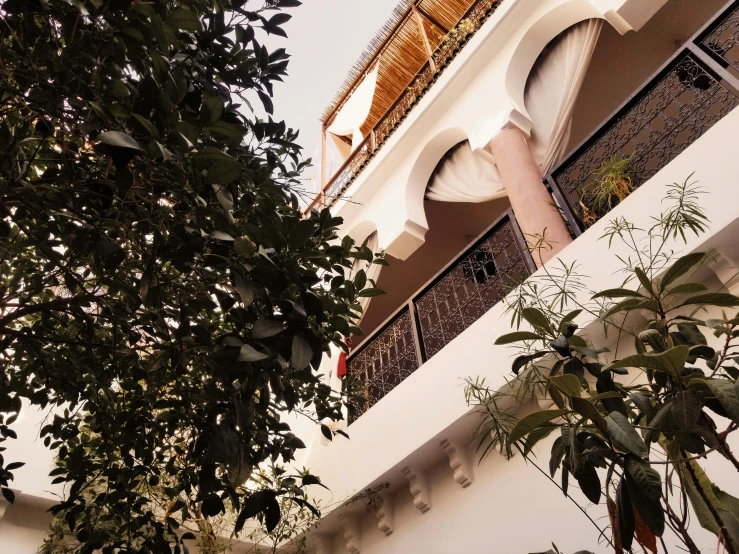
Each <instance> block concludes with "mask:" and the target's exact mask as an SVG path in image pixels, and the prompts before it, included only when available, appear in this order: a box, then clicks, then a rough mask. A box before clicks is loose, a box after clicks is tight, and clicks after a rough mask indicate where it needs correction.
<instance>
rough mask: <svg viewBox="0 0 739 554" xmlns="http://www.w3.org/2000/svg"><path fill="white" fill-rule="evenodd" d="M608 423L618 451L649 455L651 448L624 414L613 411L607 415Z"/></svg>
mask: <svg viewBox="0 0 739 554" xmlns="http://www.w3.org/2000/svg"><path fill="white" fill-rule="evenodd" d="M606 423H607V426H608V434H609V435H610V437H611V442H612V443H613V447H614V448H615V449H616V450H617V451H619V452H622V453H623V452H631V453H632V454H636V455H637V456H646V455H647V453H648V452H649V448H648V447H647V445H646V444H645V443H644V441H643V440H642V438H641V436H640V435H639V433H638V432H637V430H636V429H635V428H634V426H633V425H631V423H629V420H628V419H626V417H625V416H624V415H623V414H621V413H620V412H611V413H610V414H608V415H607V416H606Z"/></svg>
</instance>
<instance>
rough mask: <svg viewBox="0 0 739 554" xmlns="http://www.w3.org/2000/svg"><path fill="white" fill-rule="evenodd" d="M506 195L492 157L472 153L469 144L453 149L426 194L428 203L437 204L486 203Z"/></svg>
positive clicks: (464, 143)
mask: <svg viewBox="0 0 739 554" xmlns="http://www.w3.org/2000/svg"><path fill="white" fill-rule="evenodd" d="M505 195H506V192H505V188H504V187H503V183H502V181H501V179H500V175H499V174H498V169H497V168H496V167H495V161H494V160H493V155H492V154H490V152H488V151H487V150H482V149H480V150H477V151H475V152H473V151H472V148H471V147H470V143H469V142H468V141H464V142H461V143H459V144H458V145H457V146H455V147H454V148H452V150H451V151H450V152H449V155H448V156H447V157H446V160H445V161H444V162H443V163H441V164H440V165H439V167H437V169H436V171H435V173H434V175H433V176H432V178H431V183H430V185H429V187H428V189H427V190H426V198H427V199H428V200H438V201H440V202H487V201H488V200H494V199H496V198H502V197H503V196H505Z"/></svg>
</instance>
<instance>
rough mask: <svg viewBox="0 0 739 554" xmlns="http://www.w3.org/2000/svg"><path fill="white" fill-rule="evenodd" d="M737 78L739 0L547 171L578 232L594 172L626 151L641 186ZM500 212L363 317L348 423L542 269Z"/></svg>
mask: <svg viewBox="0 0 739 554" xmlns="http://www.w3.org/2000/svg"><path fill="white" fill-rule="evenodd" d="M737 77H739V2H733V3H732V4H731V5H730V6H729V7H728V8H727V9H725V10H722V11H720V12H719V13H718V14H716V15H715V16H714V17H712V18H711V20H710V21H709V23H708V24H707V25H706V26H705V27H704V28H703V29H701V30H700V31H699V32H698V33H697V34H696V35H695V36H694V37H693V38H692V39H691V40H689V41H688V42H687V43H686V44H685V45H683V46H682V47H680V48H678V49H677V50H676V51H675V52H673V54H672V55H671V56H670V57H669V59H668V60H667V61H666V62H664V63H663V65H662V67H660V68H659V69H658V70H657V71H656V73H655V74H654V75H653V76H652V77H650V78H649V79H648V80H647V81H646V82H645V83H643V84H642V85H641V86H639V87H637V89H636V90H635V91H634V92H633V93H632V94H631V95H630V96H629V97H628V98H627V99H626V100H625V101H623V102H622V104H621V106H620V107H618V108H617V109H616V110H615V111H614V113H613V114H612V115H611V116H609V117H607V118H606V119H605V121H602V122H601V123H600V124H598V125H595V126H594V127H595V128H594V130H592V131H591V132H590V134H589V136H588V137H587V138H586V139H585V140H583V141H582V142H581V144H580V145H579V146H576V147H575V148H574V150H573V151H572V153H571V154H570V155H568V156H566V157H565V158H564V161H562V162H561V163H560V164H559V165H558V166H557V167H556V168H555V169H554V170H553V171H551V173H550V174H549V175H547V176H546V177H545V180H544V183H545V185H546V186H547V187H548V189H549V190H550V192H551V193H552V195H553V197H554V199H555V201H556V202H557V203H558V205H559V206H560V208H561V209H562V213H563V216H564V217H565V219H566V220H567V222H568V223H569V226H570V228H571V230H572V233H573V235H574V236H576V237H578V236H580V235H581V234H583V233H584V232H585V231H586V230H587V228H588V227H589V226H590V225H592V222H586V221H584V220H583V211H582V207H583V205H587V202H588V201H589V200H588V194H589V192H588V191H589V190H590V189H591V185H592V183H593V174H594V172H595V171H596V170H597V169H598V168H599V167H600V166H601V165H602V163H603V162H604V161H605V160H608V159H611V158H613V157H614V156H615V157H617V158H620V159H627V160H628V164H627V166H628V167H627V170H628V172H629V174H630V175H631V179H632V184H633V186H634V187H635V188H638V187H640V186H641V185H642V184H644V183H646V182H647V181H649V180H650V179H652V178H653V177H654V176H655V175H657V173H659V172H660V171H661V170H662V169H663V168H664V167H665V166H667V165H668V164H669V163H670V162H671V161H673V160H674V159H675V158H677V157H678V156H679V155H680V154H681V153H682V152H684V151H685V150H686V149H688V148H689V147H690V146H691V145H692V144H693V143H695V141H697V140H698V139H699V138H700V137H701V136H703V135H704V134H705V133H706V132H707V131H709V130H710V129H711V128H712V127H713V126H714V125H716V124H717V123H718V122H720V121H721V120H722V119H723V118H724V117H725V116H726V115H727V114H729V113H730V112H731V111H732V110H733V109H734V108H735V107H736V106H737V105H739V79H738V78H737ZM694 169H698V168H694ZM687 176H688V173H686V174H685V175H684V176H683V177H682V179H684V178H686V177H687ZM627 201H628V199H627ZM496 210H497V211H498V212H501V211H503V213H502V215H500V217H498V219H497V220H496V221H495V222H494V223H493V224H492V225H490V226H489V227H488V228H487V229H486V230H485V231H483V232H482V233H481V234H480V235H479V236H478V237H477V238H476V239H474V240H473V241H472V242H471V243H470V244H469V245H468V246H467V247H465V248H464V249H463V250H462V252H461V253H460V254H458V255H456V256H454V259H453V260H452V261H451V262H449V263H448V264H447V265H446V266H445V267H444V268H443V269H441V271H439V272H438V273H436V275H435V276H434V277H432V278H431V279H430V280H428V282H427V283H426V284H424V285H423V286H422V287H421V288H420V289H419V290H418V291H417V292H415V293H413V294H410V295H407V296H405V297H404V298H408V300H407V301H403V300H398V299H397V298H396V299H394V300H393V301H396V302H397V303H396V304H395V305H394V308H395V309H394V310H393V311H392V314H391V315H390V316H389V317H387V318H386V319H385V320H384V322H383V323H381V324H378V323H377V322H376V321H377V311H378V310H376V309H375V307H374V306H372V305H370V310H369V311H368V313H367V316H366V318H365V321H368V322H369V326H368V329H369V330H370V331H371V332H370V333H369V335H368V337H367V338H366V339H365V340H364V341H362V342H361V344H359V345H358V346H357V347H356V348H354V350H353V351H352V352H351V355H350V357H349V360H348V369H349V372H350V373H351V374H352V375H354V376H356V377H357V378H358V379H359V380H360V381H361V382H362V383H363V384H364V388H365V397H366V401H365V402H364V404H363V405H359V406H356V407H355V408H354V410H353V411H351V412H350V414H349V422H350V423H353V422H354V421H356V420H357V418H359V417H360V416H361V415H362V414H364V413H365V412H367V411H368V410H370V409H371V408H372V407H373V406H374V405H375V404H377V403H378V402H379V401H380V400H381V399H382V398H384V397H385V396H386V395H387V394H389V393H390V392H391V391H392V390H394V389H395V388H396V387H397V386H398V385H400V383H402V382H403V381H404V380H405V379H407V378H408V377H409V376H410V375H412V374H413V373H414V372H415V371H416V370H417V369H418V368H419V367H420V366H421V365H423V364H424V363H425V362H427V361H428V360H430V359H431V358H432V357H433V356H435V355H436V354H437V353H439V352H440V351H441V350H442V349H443V348H445V347H446V346H447V345H449V344H450V343H451V341H453V340H454V339H455V338H456V337H458V336H459V335H461V334H462V333H463V332H464V331H465V330H466V329H468V328H469V327H470V326H471V325H473V324H474V323H475V322H476V321H477V320H479V319H480V318H481V317H482V316H484V315H485V314H486V312H488V311H489V310H491V309H492V308H493V307H495V306H496V304H498V303H499V302H500V301H501V300H502V299H503V297H504V296H505V295H506V293H507V292H508V291H510V290H511V289H512V288H513V287H514V286H515V285H516V284H517V283H519V282H521V280H522V279H525V278H526V277H528V276H529V275H531V274H532V273H533V272H534V271H535V270H536V267H535V265H534V264H533V261H532V260H531V257H530V255H529V253H528V250H527V248H526V245H525V242H524V240H523V237H522V235H521V232H520V230H519V229H518V226H517V224H516V221H515V217H514V214H513V213H512V211H510V210H500V208H496ZM427 211H428V210H427ZM489 211H490V212H493V211H494V209H493V208H491V209H490V210H489ZM602 215H605V214H602ZM465 217H466V216H465ZM457 219H459V218H457ZM431 223H432V224H431V225H430V228H431V229H432V230H433V229H434V228H435V225H434V224H433V223H434V222H431ZM448 225H449V222H448V221H447V222H444V223H443V224H442V225H441V227H446V228H448ZM432 242H433V241H432ZM427 243H428V241H427ZM424 248H433V245H429V244H426V245H424ZM409 261H410V260H409ZM406 263H408V262H406ZM409 265H411V266H412V265H413V262H412V261H411V263H410V264H409ZM391 267H392V266H391ZM387 288H388V290H390V287H387ZM409 292H410V291H409ZM380 298H382V297H380ZM375 302H377V300H373V303H375ZM398 305H400V307H397V306H398ZM373 310H374V312H373ZM389 311H390V310H387V311H385V312H384V313H388V312H389ZM498 311H500V310H498Z"/></svg>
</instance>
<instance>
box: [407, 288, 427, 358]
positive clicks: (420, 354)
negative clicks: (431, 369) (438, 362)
mask: <svg viewBox="0 0 739 554" xmlns="http://www.w3.org/2000/svg"><path fill="white" fill-rule="evenodd" d="M408 312H409V314H410V316H411V330H412V331H413V342H414V343H415V346H416V359H417V360H418V367H421V366H422V365H423V364H424V362H425V361H426V349H425V348H424V347H423V343H422V342H421V333H420V332H419V329H418V328H419V326H420V325H421V322H420V321H418V313H417V312H416V304H415V303H414V302H413V297H411V299H410V300H409V301H408Z"/></svg>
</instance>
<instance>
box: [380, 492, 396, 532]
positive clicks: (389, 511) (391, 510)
mask: <svg viewBox="0 0 739 554" xmlns="http://www.w3.org/2000/svg"><path fill="white" fill-rule="evenodd" d="M379 496H380V502H379V503H378V506H377V509H376V510H375V515H376V516H377V528H378V529H379V530H380V531H382V532H383V533H385V536H386V537H389V536H390V535H392V534H393V531H394V530H395V505H394V504H393V495H392V494H390V492H387V491H385V492H382V493H380V495H379Z"/></svg>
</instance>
